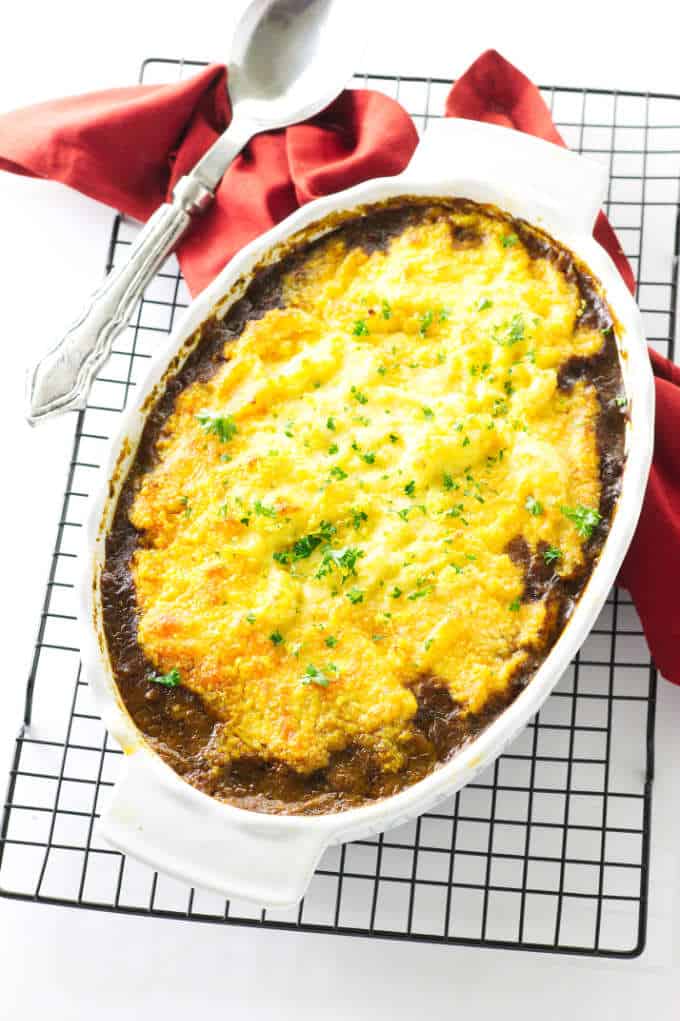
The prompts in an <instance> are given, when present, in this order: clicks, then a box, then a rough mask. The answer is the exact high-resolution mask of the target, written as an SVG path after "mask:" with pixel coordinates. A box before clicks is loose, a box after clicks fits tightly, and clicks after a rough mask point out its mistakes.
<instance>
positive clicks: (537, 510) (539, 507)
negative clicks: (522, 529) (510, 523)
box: [524, 496, 543, 518]
mask: <svg viewBox="0 0 680 1021" xmlns="http://www.w3.org/2000/svg"><path fill="white" fill-rule="evenodd" d="M524 506H525V507H526V509H527V510H528V511H529V513H530V514H532V515H533V516H534V517H535V518H537V517H538V516H539V514H542V513H543V504H542V503H541V501H540V500H537V499H536V498H535V497H534V496H528V497H527V498H526V502H525V504H524Z"/></svg>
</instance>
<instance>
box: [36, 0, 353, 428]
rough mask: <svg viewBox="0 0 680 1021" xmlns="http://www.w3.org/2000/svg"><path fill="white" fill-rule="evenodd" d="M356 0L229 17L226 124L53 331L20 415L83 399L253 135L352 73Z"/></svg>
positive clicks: (309, 105)
mask: <svg viewBox="0 0 680 1021" xmlns="http://www.w3.org/2000/svg"><path fill="white" fill-rule="evenodd" d="M357 23H358V18H357V6H356V0H254V2H253V3H251V4H250V5H249V6H248V8H247V9H246V11H245V13H244V14H243V16H242V17H241V20H240V21H239V23H238V25H237V28H236V32H235V34H234V40H233V45H232V54H231V60H230V63H229V95H230V98H231V103H232V111H233V117H232V121H231V124H230V125H229V127H228V128H227V130H226V131H225V132H224V134H223V135H221V136H220V138H218V139H217V141H216V142H215V143H214V144H213V145H212V146H211V147H210V149H209V150H208V151H207V152H206V154H205V155H204V156H203V157H202V159H201V160H199V162H198V163H197V164H196V166H195V167H194V169H193V170H192V171H191V173H189V174H187V175H186V176H185V177H182V178H180V180H179V181H178V182H177V184H176V185H175V188H174V191H173V195H172V202H169V203H167V202H166V203H164V204H163V205H162V206H160V207H159V209H157V210H156V212H155V213H154V214H153V216H152V217H151V219H150V220H148V221H147V223H146V225H145V226H144V228H143V229H142V231H141V232H140V233H139V235H138V236H137V239H136V240H135V242H134V244H133V245H132V247H131V249H130V254H129V258H128V260H127V262H126V263H124V265H122V266H120V267H119V268H118V269H115V270H114V271H113V272H112V273H110V274H109V276H108V277H106V279H105V280H104V282H103V284H102V285H101V286H100V287H99V288H98V289H97V290H96V291H95V293H94V294H93V295H92V297H91V298H90V301H89V304H88V305H87V307H86V308H85V310H84V312H83V313H82V315H81V316H80V317H79V318H78V319H77V320H76V322H75V323H74V324H73V326H72V327H71V328H70V330H68V332H67V333H66V335H65V336H64V337H63V339H62V340H61V341H60V342H59V343H58V344H57V346H56V347H54V348H53V349H52V350H51V351H50V352H49V353H48V354H46V355H45V356H44V357H43V358H42V359H41V360H40V361H39V362H38V363H37V365H36V366H35V367H34V368H33V369H32V370H31V371H30V373H29V378H28V412H27V418H28V420H29V422H37V421H39V420H40V419H42V418H47V417H48V416H50V415H56V414H59V413H60V412H62V411H68V410H71V409H75V408H83V407H85V405H86V402H87V396H88V393H89V390H90V387H91V385H92V381H93V380H94V377H95V376H96V374H97V372H98V371H99V369H100V368H101V366H102V364H103V362H104V361H105V359H106V357H107V356H108V354H109V352H110V351H111V346H112V344H113V341H114V338H115V337H117V336H118V334H119V333H120V332H121V330H123V329H124V328H125V326H126V325H127V323H128V321H129V319H130V316H131V314H132V310H133V308H134V306H135V303H136V301H137V299H138V298H139V296H140V295H141V293H142V291H143V290H144V288H145V287H146V285H147V284H148V283H149V281H150V280H151V278H152V277H153V276H154V274H155V273H156V271H157V270H158V269H159V268H160V266H161V265H162V263H163V261H164V260H165V258H166V257H167V256H168V255H169V253H170V252H171V251H172V250H173V249H174V248H175V246H176V245H177V242H178V241H179V240H180V238H181V237H182V235H183V234H184V233H185V231H186V230H187V228H188V226H189V224H190V223H191V221H192V219H193V217H194V216H197V215H199V214H200V213H201V212H202V211H203V210H204V209H205V208H206V207H207V206H209V205H210V203H211V202H212V200H213V197H214V195H215V189H216V188H217V186H218V184H219V182H220V180H221V179H222V176H223V174H224V172H225V171H226V169H227V167H228V166H229V164H230V163H231V162H232V160H233V159H234V158H235V157H236V156H237V155H238V153H239V152H240V151H241V149H243V147H244V146H245V145H246V143H247V142H248V141H249V140H250V138H252V136H253V135H255V134H257V133H258V132H260V131H268V130H270V129H272V128H282V127H285V126H286V125H287V124H294V123H295V122H297V121H302V120H305V119H306V118H307V117H311V116H313V114H315V113H318V112H319V111H320V110H323V109H324V107H326V106H328V104H329V103H330V102H331V100H333V99H335V97H336V96H337V95H338V94H339V93H340V92H341V90H342V89H343V88H344V86H345V84H346V83H347V81H348V80H349V78H350V77H351V74H352V65H353V64H354V60H355V58H356V50H357V47H356V35H357Z"/></svg>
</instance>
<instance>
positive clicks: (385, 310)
mask: <svg viewBox="0 0 680 1021" xmlns="http://www.w3.org/2000/svg"><path fill="white" fill-rule="evenodd" d="M382 317H383V319H391V318H392V308H391V306H390V303H389V301H387V300H386V299H385V298H383V303H382Z"/></svg>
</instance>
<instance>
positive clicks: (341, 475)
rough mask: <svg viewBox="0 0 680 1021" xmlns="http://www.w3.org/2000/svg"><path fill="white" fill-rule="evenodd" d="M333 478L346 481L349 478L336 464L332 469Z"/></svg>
mask: <svg viewBox="0 0 680 1021" xmlns="http://www.w3.org/2000/svg"><path fill="white" fill-rule="evenodd" d="M331 476H332V477H333V478H334V479H346V478H347V472H346V471H343V469H342V468H341V467H340V466H339V465H337V464H336V465H334V466H333V467H332V468H331Z"/></svg>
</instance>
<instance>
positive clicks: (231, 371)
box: [131, 210, 602, 772]
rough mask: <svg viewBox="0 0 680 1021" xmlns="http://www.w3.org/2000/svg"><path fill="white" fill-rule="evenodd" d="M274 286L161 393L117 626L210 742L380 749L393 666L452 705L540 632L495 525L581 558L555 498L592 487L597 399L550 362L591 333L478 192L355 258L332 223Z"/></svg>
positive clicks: (567, 286) (537, 640)
mask: <svg viewBox="0 0 680 1021" xmlns="http://www.w3.org/2000/svg"><path fill="white" fill-rule="evenodd" d="M452 221H453V223H454V224H455V225H456V226H457V227H458V228H462V229H463V234H462V235H461V234H460V231H459V233H458V235H457V236H458V237H460V236H466V235H465V231H472V232H473V233H474V234H479V235H481V237H482V240H481V243H475V242H474V240H473V241H472V243H469V242H465V243H463V244H461V242H460V241H457V240H456V235H455V232H453V233H452ZM284 297H285V308H282V309H276V310H273V311H269V312H268V313H267V314H266V315H264V317H263V318H262V319H259V320H257V321H251V322H249V323H248V324H247V325H246V328H245V330H244V331H243V334H242V335H241V337H240V338H239V339H238V340H237V341H236V342H233V343H229V344H228V345H227V346H226V347H225V356H226V357H227V358H228V361H227V363H226V364H224V366H223V367H221V368H220V369H219V371H218V372H217V373H216V374H215V375H214V377H213V378H211V379H210V380H209V381H208V382H205V383H194V384H193V385H190V386H189V387H188V388H187V389H186V390H185V391H184V392H182V393H181V394H180V396H179V397H178V399H177V403H176V408H175V411H174V413H173V414H172V415H171V416H170V418H169V419H168V421H167V424H166V427H165V429H164V431H163V433H162V436H161V439H160V440H159V443H158V452H159V463H158V464H157V466H156V467H155V469H154V470H152V471H151V472H149V473H148V474H147V475H145V476H144V478H143V480H142V483H141V487H140V489H139V491H138V493H137V495H136V498H135V500H134V504H133V507H132V510H131V520H132V522H133V524H134V525H135V526H136V527H137V528H138V529H141V530H142V531H143V532H144V538H145V545H144V547H143V548H139V549H138V550H137V551H136V553H135V555H134V558H133V565H132V569H133V575H134V581H135V585H136V592H137V600H138V606H139V641H140V644H141V646H142V648H143V650H144V652H145V654H146V656H147V657H148V659H149V660H150V661H151V662H152V663H153V664H154V666H155V667H156V668H157V670H158V671H159V672H166V671H170V670H172V669H175V668H177V669H178V670H179V672H180V676H181V679H182V683H183V684H185V685H186V686H187V687H189V688H191V689H192V690H193V691H195V692H197V693H199V694H200V695H201V697H202V698H203V700H204V701H205V703H206V704H207V705H208V706H209V707H210V709H211V710H212V711H213V712H214V713H215V714H216V715H217V716H218V717H219V718H220V719H221V720H223V721H224V722H223V725H222V726H221V727H219V728H218V731H217V733H216V736H215V738H214V740H213V754H214V756H215V760H216V762H219V763H226V762H228V761H229V760H231V759H235V758H239V757H243V756H253V755H254V756H258V757H261V758H263V759H278V760H282V761H283V762H285V763H287V764H289V765H290V766H292V767H293V768H294V769H296V770H298V771H301V772H309V771H311V770H314V769H317V768H320V767H323V766H324V765H326V764H327V763H328V761H329V755H330V754H331V753H332V752H334V751H337V750H340V749H342V748H345V747H346V746H347V745H348V744H350V743H360V744H363V745H366V746H369V747H370V748H372V749H373V751H374V753H375V755H376V756H377V757H378V759H379V761H380V762H381V764H382V768H383V769H384V770H387V771H389V770H397V769H399V768H400V767H401V766H402V765H403V763H404V755H405V751H404V749H405V746H406V744H407V742H408V740H409V738H410V736H411V734H412V730H411V720H412V717H413V716H414V713H415V711H416V708H417V705H416V700H415V697H414V695H413V692H412V690H411V686H412V684H413V682H414V681H415V680H416V679H417V678H418V677H421V676H423V675H429V676H434V677H436V678H437V679H438V680H439V682H440V683H441V684H444V685H446V686H447V687H448V689H449V691H450V693H451V695H452V697H453V698H454V699H455V700H457V701H458V702H459V703H460V704H461V709H462V711H464V712H477V711H479V710H480V709H482V707H483V706H484V705H485V703H486V702H487V700H488V699H489V698H490V697H491V696H492V695H493V694H494V693H497V692H499V691H502V690H504V689H505V688H506V687H507V685H508V683H509V681H510V679H511V678H512V676H513V675H514V674H516V672H517V671H518V670H520V669H521V668H522V665H523V664H525V663H526V662H527V659H528V657H529V656H530V655H531V652H532V650H535V649H538V648H540V647H542V644H543V643H544V641H545V633H546V627H547V625H548V623H550V621H549V615H550V608H549V605H548V604H546V602H545V601H535V602H521V601H520V600H521V597H522V593H523V568H522V567H521V565H520V564H518V563H516V562H513V560H512V559H511V557H510V556H509V555H508V552H507V550H508V544H509V543H510V542H511V541H512V540H513V539H514V538H516V537H517V536H523V537H524V538H525V540H526V542H527V543H528V545H529V547H530V549H531V550H532V551H533V552H535V551H536V549H537V547H538V548H539V551H540V549H544V548H545V547H544V546H541V547H539V543H542V544H546V543H547V544H549V545H550V546H551V547H554V549H555V550H557V551H558V552H559V558H558V559H555V561H554V566H555V569H556V570H557V571H559V572H560V573H570V572H572V571H573V570H574V569H575V568H577V567H578V565H579V564H581V563H582V562H583V551H582V541H583V540H582V538H581V537H580V535H579V534H578V531H577V529H576V527H575V525H574V523H573V521H571V520H570V519H569V518H568V517H567V516H565V514H564V513H563V512H562V511H561V507H563V506H565V505H566V506H568V507H575V506H577V505H584V506H586V507H591V508H597V507H598V505H599V494H600V482H599V459H598V453H597V446H596V437H595V425H596V417H597V415H598V412H599V402H598V398H597V394H596V392H595V389H594V387H593V386H592V385H591V384H590V383H583V382H581V383H578V384H577V385H576V386H575V387H574V388H573V390H572V391H571V392H569V393H565V392H562V391H560V390H559V389H558V387H557V370H558V368H559V366H560V365H561V364H562V363H563V362H564V361H565V360H566V359H567V358H568V357H569V356H570V355H574V354H578V355H591V354H593V353H595V352H596V351H597V350H599V348H600V347H601V345H602V335H601V334H600V333H599V332H597V331H592V330H587V329H582V328H578V327H577V326H576V320H577V316H578V312H579V306H580V295H579V292H578V290H577V287H576V286H575V285H574V284H573V283H572V282H570V281H569V280H568V279H567V278H566V277H565V275H564V274H563V273H561V272H560V270H559V269H558V268H557V267H556V266H555V265H554V264H553V263H551V262H549V261H547V260H545V259H531V258H529V255H528V253H527V251H526V250H525V249H524V247H523V246H522V244H521V243H520V242H519V241H518V239H517V238H516V237H515V236H514V235H512V234H510V227H509V226H508V225H507V224H506V223H504V222H503V221H502V220H500V219H495V218H493V217H491V216H488V215H486V214H484V213H483V212H479V213H470V214H462V213H452V212H451V211H450V210H449V211H445V210H439V211H438V212H437V211H436V210H435V211H434V212H433V211H431V212H430V215H429V216H424V217H423V220H422V222H420V223H418V224H417V225H415V226H410V227H408V228H407V229H406V230H405V231H404V232H403V233H402V234H401V235H400V236H398V237H396V238H394V239H393V240H392V241H391V243H390V244H389V247H388V248H387V250H386V251H374V252H373V253H371V254H367V253H366V252H365V251H363V250H362V249H360V248H356V247H354V248H351V249H347V248H346V246H345V244H344V242H343V241H342V237H341V235H340V236H335V237H332V238H331V239H330V240H329V241H327V242H326V243H325V244H323V245H322V246H321V247H320V248H318V247H317V248H316V249H315V250H314V253H313V254H311V255H310V256H309V257H308V258H307V260H306V261H305V263H304V264H303V266H302V267H301V268H299V269H298V270H296V271H295V272H294V273H292V274H290V275H289V276H288V277H287V278H286V280H285V285H284ZM532 511H533V513H532Z"/></svg>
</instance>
